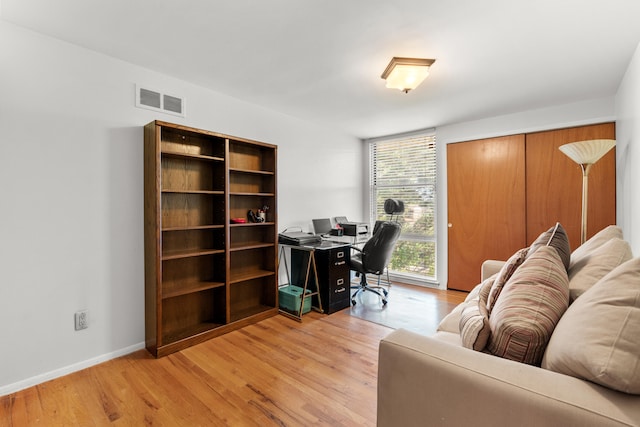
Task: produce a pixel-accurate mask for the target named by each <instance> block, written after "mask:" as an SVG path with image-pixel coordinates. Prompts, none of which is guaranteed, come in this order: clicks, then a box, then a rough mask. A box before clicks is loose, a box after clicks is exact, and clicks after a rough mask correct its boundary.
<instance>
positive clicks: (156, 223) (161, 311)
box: [144, 121, 278, 357]
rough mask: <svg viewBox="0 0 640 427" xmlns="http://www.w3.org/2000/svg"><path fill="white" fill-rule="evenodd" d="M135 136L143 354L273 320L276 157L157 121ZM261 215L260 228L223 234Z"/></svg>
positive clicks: (267, 149) (258, 147)
mask: <svg viewBox="0 0 640 427" xmlns="http://www.w3.org/2000/svg"><path fill="white" fill-rule="evenodd" d="M144 135H145V137H144V187H145V200H144V206H145V333H146V347H147V349H148V350H149V352H151V353H152V354H153V355H154V356H156V357H160V356H163V355H166V354H169V353H172V352H174V351H178V350H180V349H183V348H186V347H188V346H190V345H193V344H196V343H199V342H202V341H204V340H206V339H209V338H212V337H214V336H217V335H220V334H222V333H226V332H229V331H231V330H233V329H237V328H239V327H242V326H245V325H247V324H250V323H253V322H255V321H258V320H261V319H264V318H266V317H269V316H272V315H275V314H277V312H278V309H277V307H278V301H277V295H278V292H277V289H278V286H277V275H276V254H277V218H276V212H277V209H276V202H277V197H276V188H277V186H276V165H277V147H276V146H275V145H271V144H265V143H262V142H257V141H251V140H246V139H242V138H236V137H232V136H228V135H224V134H219V133H216V132H211V131H205V130H201V129H195V128H190V127H186V126H182V125H175V124H172V123H166V122H161V121H154V122H151V123H149V124H148V125H147V126H145V129H144ZM265 206H266V207H268V210H267V218H266V220H265V221H264V222H261V223H257V222H256V223H251V222H248V223H245V224H231V218H248V215H247V214H248V211H249V210H251V211H253V212H257V211H258V209H262V208H263V207H265ZM247 220H248V221H249V219H247Z"/></svg>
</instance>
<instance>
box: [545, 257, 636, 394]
mask: <svg viewBox="0 0 640 427" xmlns="http://www.w3.org/2000/svg"><path fill="white" fill-rule="evenodd" d="M638 337H640V258H634V259H632V260H630V261H627V262H625V263H624V264H622V265H620V266H618V267H617V268H616V269H615V270H613V271H612V272H610V273H609V274H607V275H606V276H605V277H603V278H602V279H601V280H600V281H599V282H598V283H596V284H595V285H594V286H593V287H592V288H591V289H589V290H587V291H586V292H585V293H584V294H582V296H581V297H580V298H578V299H577V300H576V301H575V302H574V303H573V304H571V306H570V307H569V309H568V310H567V312H566V313H565V315H564V316H563V317H562V319H561V320H560V322H559V323H558V326H557V328H556V330H555V332H554V333H553V336H552V337H551V340H550V341H549V346H548V348H547V351H546V353H545V356H544V359H543V361H542V367H543V368H545V369H550V370H552V371H556V372H560V373H562V374H565V375H571V376H574V377H577V378H582V379H585V380H588V381H592V382H594V383H597V384H600V385H603V386H605V387H608V388H611V389H614V390H618V391H622V392H625V393H631V394H640V361H639V360H638V355H640V340H639V339H638Z"/></svg>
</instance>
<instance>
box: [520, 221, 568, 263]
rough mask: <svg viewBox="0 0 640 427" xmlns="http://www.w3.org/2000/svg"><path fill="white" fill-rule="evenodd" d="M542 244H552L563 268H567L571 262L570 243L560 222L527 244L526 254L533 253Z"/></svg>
mask: <svg viewBox="0 0 640 427" xmlns="http://www.w3.org/2000/svg"><path fill="white" fill-rule="evenodd" d="M543 246H552V247H554V248H556V250H557V251H558V255H560V259H561V260H562V264H564V268H565V270H569V263H570V262H571V245H569V236H567V232H566V231H565V229H564V227H563V226H562V224H560V223H559V222H557V223H556V225H554V226H553V227H551V228H550V229H548V230H547V231H545V232H544V233H542V234H540V235H539V236H538V238H537V239H536V240H534V242H533V243H532V244H531V246H529V254H528V256H531V255H533V254H534V253H535V252H536V251H537V250H538V249H539V248H541V247H543Z"/></svg>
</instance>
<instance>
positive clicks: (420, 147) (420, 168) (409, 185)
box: [370, 135, 436, 241]
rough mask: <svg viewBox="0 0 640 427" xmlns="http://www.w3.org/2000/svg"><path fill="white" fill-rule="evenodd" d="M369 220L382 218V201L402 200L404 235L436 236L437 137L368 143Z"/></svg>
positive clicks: (414, 237)
mask: <svg viewBox="0 0 640 427" xmlns="http://www.w3.org/2000/svg"><path fill="white" fill-rule="evenodd" d="M370 156H371V163H370V164H371V169H370V173H371V177H370V182H371V214H372V218H371V219H372V221H375V220H378V219H385V218H386V214H385V212H384V201H385V200H386V199H389V198H393V199H400V200H402V201H403V202H404V205H405V213H404V214H403V215H402V216H401V217H400V222H401V224H402V225H403V236H402V238H403V239H406V240H418V241H420V240H433V239H434V237H435V224H434V221H435V202H436V138H435V135H424V136H414V137H411V138H402V139H395V140H388V141H378V142H375V143H372V144H371V146H370Z"/></svg>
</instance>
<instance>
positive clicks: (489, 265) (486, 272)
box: [480, 259, 506, 282]
mask: <svg viewBox="0 0 640 427" xmlns="http://www.w3.org/2000/svg"><path fill="white" fill-rule="evenodd" d="M505 262H506V261H498V260H495V259H488V260H486V261H484V262H483V263H482V271H481V273H480V275H481V277H482V279H481V280H482V281H483V282H484V281H485V280H486V279H488V278H489V277H491V276H493V275H494V274H496V273H497V272H499V271H500V269H501V268H502V266H503V265H504V264H505Z"/></svg>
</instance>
